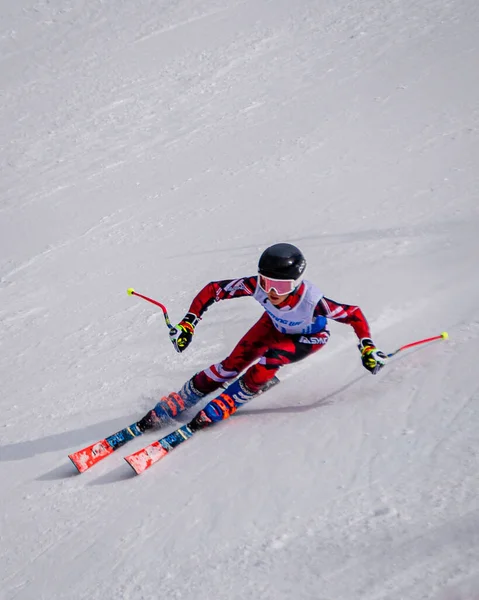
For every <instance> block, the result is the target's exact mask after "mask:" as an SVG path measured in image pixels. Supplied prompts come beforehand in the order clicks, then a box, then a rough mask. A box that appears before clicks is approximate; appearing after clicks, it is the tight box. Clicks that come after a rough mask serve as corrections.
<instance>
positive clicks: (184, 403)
mask: <svg viewBox="0 0 479 600" xmlns="http://www.w3.org/2000/svg"><path fill="white" fill-rule="evenodd" d="M275 332H276V330H275V329H274V326H273V325H272V323H271V319H270V318H269V317H268V315H267V314H266V313H265V314H264V315H263V316H262V317H261V318H260V319H259V320H258V321H257V322H256V323H255V324H254V325H253V327H251V329H250V330H249V331H248V332H247V333H246V334H245V335H244V336H243V337H242V338H241V340H240V341H239V342H238V344H237V345H236V346H235V348H234V349H233V351H232V352H231V354H230V355H229V356H228V357H227V358H225V359H224V360H223V361H221V362H220V363H217V364H214V365H211V366H210V367H208V368H207V369H205V370H204V371H200V372H199V373H197V374H196V375H194V376H193V377H192V378H191V379H189V380H188V381H187V382H186V383H185V384H184V385H183V387H182V388H181V390H179V392H172V393H171V394H168V396H165V397H163V398H162V399H161V400H160V401H159V402H158V404H157V405H156V406H155V408H154V409H153V410H151V411H149V412H148V413H147V414H146V415H145V416H144V417H143V419H141V420H140V421H139V422H138V427H139V428H140V429H141V431H145V430H146V429H151V428H152V427H157V426H159V425H161V424H162V423H163V422H165V421H168V420H170V419H174V418H175V417H176V416H177V415H178V414H179V413H180V412H183V411H184V410H186V409H188V408H191V406H194V405H195V404H196V403H197V402H198V401H199V400H201V398H203V397H204V396H207V395H208V394H210V393H211V392H214V391H216V390H217V389H219V388H220V387H222V386H223V385H224V384H225V382H228V381H230V380H232V379H235V377H237V376H238V374H239V373H241V371H243V370H244V369H245V368H246V367H247V366H248V365H249V364H251V363H252V362H254V361H255V360H257V359H258V358H259V357H260V356H261V355H262V354H263V353H264V352H265V350H266V349H267V348H268V346H269V345H270V344H271V342H272V339H273V336H274V335H275Z"/></svg>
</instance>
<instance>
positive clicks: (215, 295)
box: [188, 275, 258, 317]
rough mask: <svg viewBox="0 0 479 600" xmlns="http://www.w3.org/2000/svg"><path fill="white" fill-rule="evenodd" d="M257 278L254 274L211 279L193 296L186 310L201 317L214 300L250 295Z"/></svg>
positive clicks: (253, 290) (254, 287) (254, 288)
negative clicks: (221, 279) (217, 279)
mask: <svg viewBox="0 0 479 600" xmlns="http://www.w3.org/2000/svg"><path fill="white" fill-rule="evenodd" d="M257 280H258V278H257V277H256V275H254V276H251V277H242V278H240V279H225V280H223V281H211V282H210V283H208V284H207V285H205V287H204V288H203V289H202V290H201V291H199V292H198V294H197V295H196V296H195V298H194V299H193V301H192V303H191V306H190V308H189V311H188V312H191V313H193V314H194V315H196V316H197V317H201V316H202V315H203V313H205V312H206V311H207V310H208V308H209V307H210V306H211V305H212V304H214V303H215V302H219V301H220V300H229V299H230V298H242V297H244V296H252V295H253V294H254V292H255V290H256V285H257Z"/></svg>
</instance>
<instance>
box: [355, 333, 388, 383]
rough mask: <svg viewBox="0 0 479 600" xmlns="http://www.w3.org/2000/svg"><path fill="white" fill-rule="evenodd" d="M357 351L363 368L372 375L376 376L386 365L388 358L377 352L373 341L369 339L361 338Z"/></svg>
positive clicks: (379, 351)
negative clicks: (359, 353)
mask: <svg viewBox="0 0 479 600" xmlns="http://www.w3.org/2000/svg"><path fill="white" fill-rule="evenodd" d="M358 348H359V351H360V352H361V360H362V362H363V367H364V368H365V369H367V370H368V371H369V372H370V373H372V374H373V375H376V373H378V372H379V371H380V370H381V369H382V368H383V367H384V365H385V364H386V362H387V360H388V357H387V356H386V355H385V354H384V352H381V350H378V349H377V348H376V346H375V345H374V343H373V341H372V340H371V339H369V338H363V339H362V340H360V341H359V345H358Z"/></svg>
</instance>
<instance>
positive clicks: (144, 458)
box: [125, 425, 193, 475]
mask: <svg viewBox="0 0 479 600" xmlns="http://www.w3.org/2000/svg"><path fill="white" fill-rule="evenodd" d="M192 435H193V431H191V429H190V428H189V427H188V425H183V426H182V427H180V428H179V429H176V430H175V431H172V432H171V433H169V434H168V435H165V437H163V438H161V440H157V441H156V442H153V443H152V444H149V445H148V446H145V447H144V448H142V449H141V450H138V451H137V452H133V454H130V455H129V456H125V460H126V462H127V463H128V464H129V465H130V467H131V468H132V469H133V471H135V473H136V474H137V475H140V474H141V473H143V472H144V471H146V469H149V468H150V467H151V466H152V465H154V464H155V463H157V462H158V461H159V460H161V459H162V458H163V457H165V456H166V455H167V454H168V453H169V452H171V450H173V449H174V448H176V446H179V445H180V444H182V443H183V442H185V441H186V440H188V439H190V437H191V436H192Z"/></svg>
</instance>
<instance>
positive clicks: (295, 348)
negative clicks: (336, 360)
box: [189, 275, 371, 394]
mask: <svg viewBox="0 0 479 600" xmlns="http://www.w3.org/2000/svg"><path fill="white" fill-rule="evenodd" d="M309 290H314V292H315V293H314V292H312V293H310V291H309ZM245 296H251V297H254V298H255V299H256V300H258V302H260V303H261V304H262V306H263V308H264V309H265V311H266V312H265V313H264V314H263V315H262V316H261V317H260V319H259V320H258V321H257V322H256V323H255V324H254V325H253V326H252V327H251V329H250V330H249V331H248V332H247V333H246V334H245V335H244V336H243V337H242V338H241V340H240V341H239V342H238V344H237V345H236V346H235V348H234V349H233V351H232V352H231V354H229V356H227V357H226V358H225V359H224V360H222V361H221V362H219V363H217V364H213V365H211V366H210V367H208V368H207V369H205V370H204V371H200V372H199V373H197V374H196V375H195V376H194V378H193V384H194V386H195V387H196V389H198V390H199V391H200V392H202V393H205V394H209V393H210V392H213V391H215V390H217V389H218V388H220V387H221V386H223V385H224V384H225V383H227V382H229V381H232V380H233V379H235V378H236V377H237V376H238V375H239V374H240V373H241V372H242V371H244V370H245V369H247V371H246V373H245V374H244V376H243V381H244V383H245V384H246V386H247V387H248V388H249V389H250V390H251V391H253V392H258V391H259V390H261V389H262V388H263V387H264V385H265V384H266V383H267V382H268V381H269V380H270V379H272V378H273V377H274V376H275V374H276V373H277V371H278V369H279V368H280V367H282V366H283V365H286V364H289V363H294V362H297V361H299V360H301V359H303V358H305V357H307V356H309V355H310V354H313V353H314V352H317V351H318V350H320V349H321V348H322V347H323V346H324V345H325V344H326V343H327V341H328V339H329V335H330V333H329V330H328V327H327V319H332V320H334V321H339V322H340V323H346V324H347V325H350V326H351V327H352V328H353V329H354V331H355V333H356V335H357V336H358V338H359V339H361V338H365V337H371V334H370V330H369V325H368V322H367V320H366V318H365V316H364V314H363V313H362V311H361V309H360V308H359V307H358V306H351V305H348V304H340V303H338V302H335V301H334V300H330V299H329V298H326V297H324V296H323V295H322V294H321V293H320V292H319V290H317V289H316V288H314V286H313V285H312V284H311V283H310V282H308V281H303V282H302V283H301V285H300V286H299V287H298V288H297V289H296V290H295V291H294V292H293V293H292V294H290V295H289V296H288V297H287V298H286V300H285V301H284V302H283V303H282V304H281V305H280V306H277V307H273V308H272V305H271V303H269V301H267V300H266V299H265V296H266V295H265V294H264V292H262V290H261V288H260V287H259V285H258V278H257V276H256V275H254V276H251V277H243V278H241V279H228V280H224V281H213V282H211V283H208V284H207V285H206V286H205V287H204V288H203V289H202V290H201V291H200V292H199V293H198V294H197V295H196V297H195V298H194V300H193V302H192V303H191V306H190V308H189V312H190V313H193V314H194V315H196V316H197V317H199V318H201V317H202V316H203V314H204V313H205V312H206V310H207V309H208V308H209V307H210V306H211V305H212V304H213V303H214V302H218V301H220V300H228V299H230V298H242V297H245ZM306 297H307V298H309V299H311V298H313V299H314V302H313V304H311V305H310V308H309V310H310V313H309V314H308V318H307V321H308V323H310V324H309V326H308V327H305V326H303V325H300V324H299V323H300V322H299V321H296V322H295V321H288V320H287V318H285V319H283V318H280V317H281V315H283V313H284V315H285V317H288V315H289V314H296V313H298V310H299V308H300V304H301V303H302V302H303V304H304V302H305V299H306ZM316 300H317V303H315V302H316ZM304 312H305V311H304V310H303V313H304ZM278 315H280V317H278ZM284 324H286V325H284ZM290 330H291V331H292V332H291V331H290ZM253 363H254V364H253ZM248 367H249V368H248Z"/></svg>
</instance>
